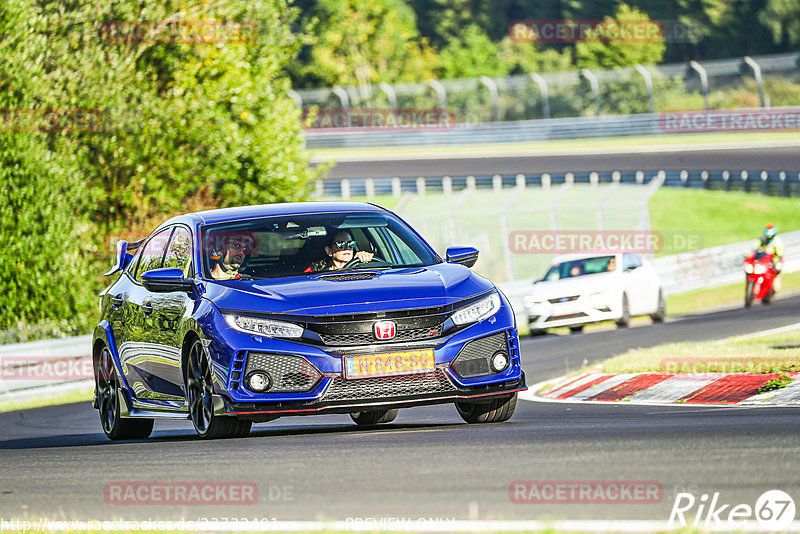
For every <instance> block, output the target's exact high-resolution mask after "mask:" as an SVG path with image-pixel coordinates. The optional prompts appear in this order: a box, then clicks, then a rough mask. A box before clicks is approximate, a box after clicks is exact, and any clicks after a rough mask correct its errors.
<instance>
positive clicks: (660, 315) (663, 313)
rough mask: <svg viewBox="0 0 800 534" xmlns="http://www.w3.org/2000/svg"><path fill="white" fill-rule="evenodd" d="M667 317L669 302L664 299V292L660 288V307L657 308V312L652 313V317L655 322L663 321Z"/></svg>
mask: <svg viewBox="0 0 800 534" xmlns="http://www.w3.org/2000/svg"><path fill="white" fill-rule="evenodd" d="M666 318H667V303H666V302H665V301H664V293H663V291H661V290H660V289H659V290H658V307H657V308H656V312H655V313H652V314H650V319H652V321H653V322H654V323H663V322H664V319H666Z"/></svg>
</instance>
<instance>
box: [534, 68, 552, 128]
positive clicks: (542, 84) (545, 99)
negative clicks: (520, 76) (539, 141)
mask: <svg viewBox="0 0 800 534" xmlns="http://www.w3.org/2000/svg"><path fill="white" fill-rule="evenodd" d="M531 80H533V81H534V82H535V83H536V85H538V86H539V94H540V95H542V116H543V117H544V118H545V119H549V118H550V94H549V93H548V91H547V80H545V79H544V78H542V76H540V75H539V74H537V73H535V72H532V73H531Z"/></svg>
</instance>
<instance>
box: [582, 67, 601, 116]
mask: <svg viewBox="0 0 800 534" xmlns="http://www.w3.org/2000/svg"><path fill="white" fill-rule="evenodd" d="M581 76H583V77H584V78H586V79H587V80H588V81H589V85H590V86H591V87H592V93H594V114H595V116H596V117H599V116H600V83H598V81H597V76H595V75H594V73H593V72H592V71H590V70H589V69H581Z"/></svg>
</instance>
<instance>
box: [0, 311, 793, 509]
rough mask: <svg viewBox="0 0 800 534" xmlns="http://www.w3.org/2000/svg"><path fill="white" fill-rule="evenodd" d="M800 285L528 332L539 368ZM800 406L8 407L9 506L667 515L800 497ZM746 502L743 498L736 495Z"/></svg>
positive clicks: (724, 328)
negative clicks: (494, 411)
mask: <svg viewBox="0 0 800 534" xmlns="http://www.w3.org/2000/svg"><path fill="white" fill-rule="evenodd" d="M798 311H800V297H792V298H786V299H778V300H777V301H776V302H775V303H774V304H773V305H772V306H770V307H762V306H756V307H754V308H753V309H750V310H744V309H736V310H729V311H720V312H716V313H710V314H705V315H696V316H685V317H680V318H676V320H673V321H671V322H668V323H666V324H662V325H655V326H642V327H637V328H630V329H625V330H616V331H608V332H599V333H591V334H576V335H571V336H549V337H543V338H528V339H524V340H522V343H521V345H522V352H523V355H524V360H523V366H524V368H525V369H526V370H527V373H528V379H529V382H530V383H535V382H537V381H539V380H544V379H547V378H552V377H555V376H558V375H560V374H563V372H564V371H565V370H566V369H567V368H569V369H575V368H576V367H578V366H580V365H581V363H583V361H584V359H585V360H587V361H588V362H592V361H596V360H600V359H603V358H605V357H608V356H610V355H613V354H616V353H619V352H621V351H624V350H625V349H627V348H630V347H637V346H648V345H654V344H657V343H661V342H664V341H677V340H701V339H716V338H722V337H726V336H730V335H738V334H742V333H746V332H752V331H758V330H763V329H766V328H773V327H778V326H783V325H787V324H791V323H795V322H797V317H798ZM798 415H800V413H798V410H797V409H796V408H772V409H770V408H760V407H759V408H735V407H698V406H695V407H692V406H674V407H646V406H630V405H625V404H613V405H594V404H592V405H580V404H560V403H539V402H524V401H520V402H519V404H518V407H517V411H516V414H515V415H514V417H513V418H512V419H511V420H510V421H509V422H507V423H502V424H495V425H467V424H464V423H462V421H461V419H460V418H459V417H458V415H457V414H456V411H455V409H454V408H453V407H452V406H449V405H443V406H434V407H420V408H412V409H408V410H404V411H401V414H400V416H399V417H398V419H397V420H396V422H395V423H392V424H389V425H386V426H384V427H381V428H379V429H376V430H363V429H359V428H357V427H356V426H355V425H353V424H352V423H351V422H350V420H349V418H348V417H347V416H339V415H330V416H318V417H307V418H301V417H294V418H285V419H280V420H277V421H273V422H271V423H266V424H262V425H257V426H256V427H254V430H253V432H252V433H251V435H250V436H249V437H247V438H243V439H235V440H222V441H211V442H204V441H201V440H199V439H197V438H195V437H194V435H193V432H192V430H191V427H190V424H188V423H184V422H171V421H170V422H157V423H156V431H155V433H154V436H153V437H151V438H150V439H149V440H146V441H132V442H117V443H111V442H109V441H108V440H107V439H106V438H105V436H104V435H103V433H102V431H101V429H100V425H99V421H98V417H97V414H96V412H95V411H94V410H92V409H91V408H90V407H89V406H88V404H87V403H80V404H71V405H64V406H56V407H49V408H40V409H35V410H29V411H25V412H13V413H7V414H0V429H2V437H0V481H2V484H1V485H0V519H5V520H9V519H12V518H25V517H32V518H41V517H45V518H50V519H58V518H63V519H117V518H127V519H147V518H153V519H171V520H178V519H186V520H191V519H198V518H225V517H227V518H232V517H237V518H250V519H253V518H270V519H272V518H275V519H278V520H315V519H340V520H347V519H357V518H358V519H363V518H413V519H417V518H439V519H452V518H457V519H553V518H556V519H557V518H562V519H656V520H667V519H668V517H669V513H670V510H671V509H672V505H673V501H674V498H675V495H676V494H677V493H678V492H681V491H688V492H690V493H692V494H694V495H695V496H696V497H697V498H698V499H699V497H700V495H701V494H702V493H707V494H709V495H710V494H713V493H714V492H719V493H720V497H719V498H720V502H724V503H730V504H733V505H735V504H739V503H744V504H749V505H750V506H753V505H754V504H755V502H756V499H757V498H758V496H759V495H761V494H762V493H763V492H764V491H766V490H770V489H780V490H783V491H785V492H787V493H789V495H793V496H794V498H795V500H797V499H798V498H800V476H798V475H799V474H800V468H798V466H797V458H798V457H800V443H798V439H797V436H798V435H800V417H798ZM519 480H531V481H651V482H653V483H656V484H659V485H660V487H661V488H663V495H660V496H659V499H658V500H657V502H652V503H638V504H623V503H618V502H614V503H611V504H602V503H583V504H580V503H568V504H566V503H561V504H534V503H514V502H512V500H511V499H510V496H509V487H510V485H511V484H512V483H513V482H514V481H519ZM127 481H160V482H178V481H225V482H234V483H239V482H251V483H255V484H256V485H257V487H258V495H259V498H258V503H257V504H253V505H237V506H232V505H223V504H219V505H213V506H208V505H206V506H195V505H181V506H174V505H173V506H166V505H144V504H141V503H137V504H128V505H116V504H114V505H111V504H108V503H107V502H106V499H105V497H104V487H105V485H106V484H109V483H120V482H127ZM729 509H730V507H729Z"/></svg>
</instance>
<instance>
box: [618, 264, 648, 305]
mask: <svg viewBox="0 0 800 534" xmlns="http://www.w3.org/2000/svg"><path fill="white" fill-rule="evenodd" d="M648 284H649V277H648V276H647V272H646V271H645V269H643V268H642V259H641V258H640V257H639V255H638V254H623V255H622V285H623V287H624V288H625V292H626V293H627V294H628V305H629V306H630V312H631V315H641V314H643V313H646V312H648V308H649V304H648V303H649V301H650V297H649V295H650V293H651V289H650V288H649V287H648Z"/></svg>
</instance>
